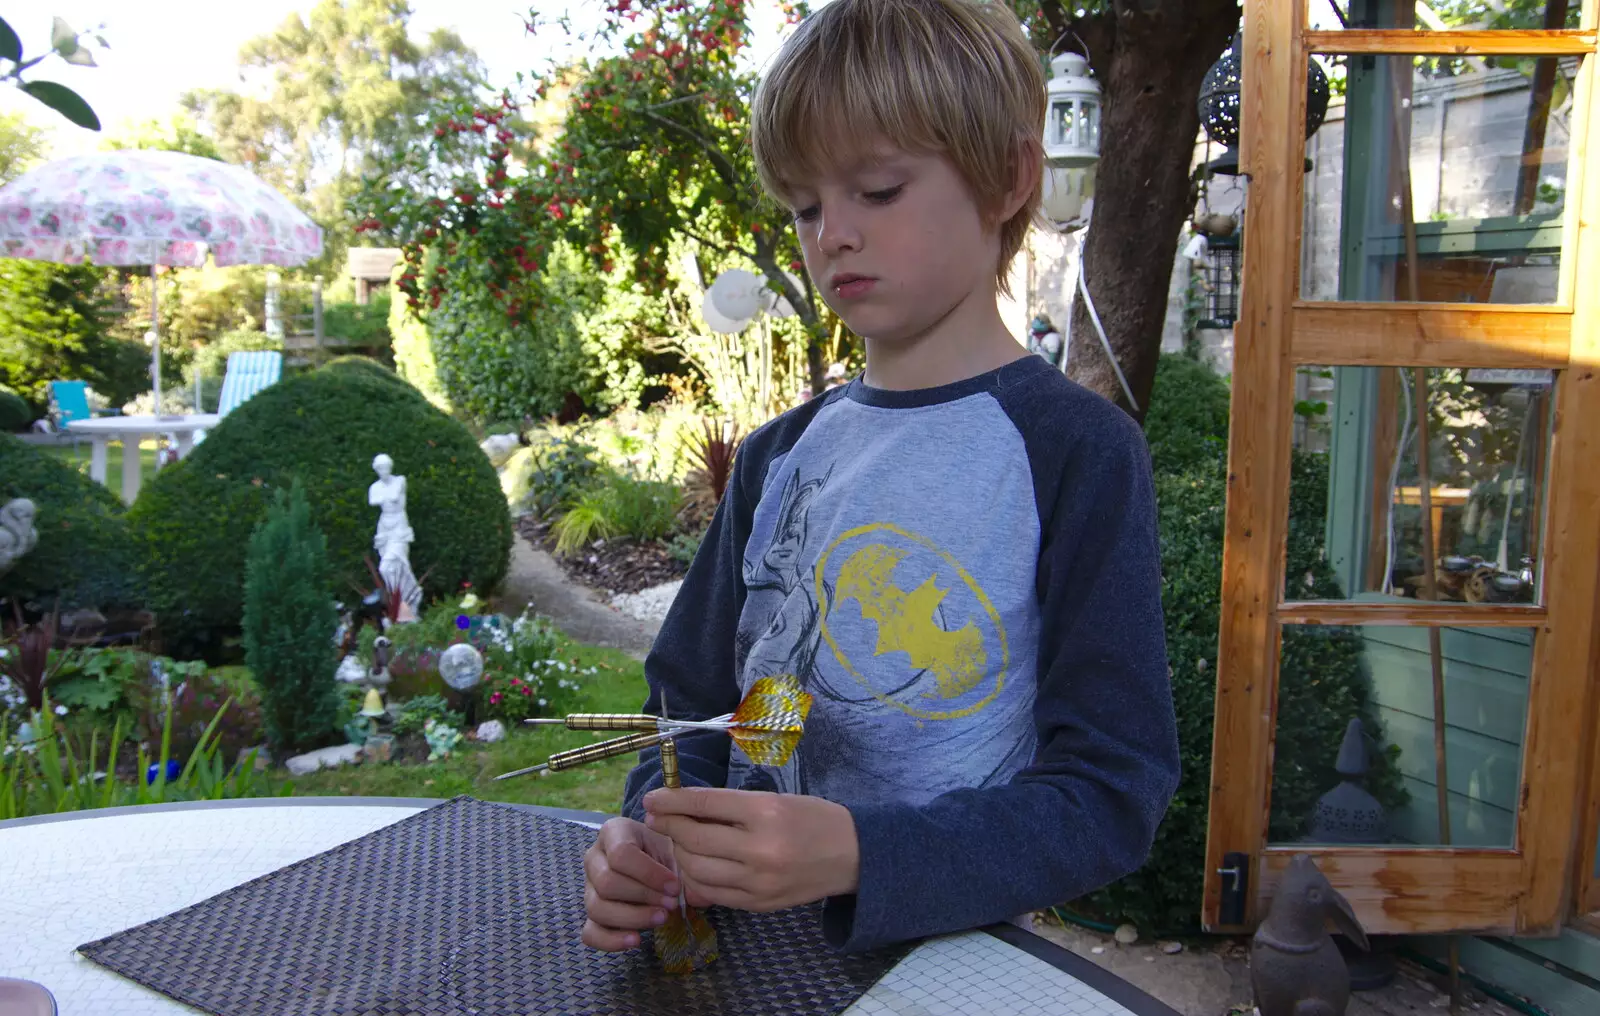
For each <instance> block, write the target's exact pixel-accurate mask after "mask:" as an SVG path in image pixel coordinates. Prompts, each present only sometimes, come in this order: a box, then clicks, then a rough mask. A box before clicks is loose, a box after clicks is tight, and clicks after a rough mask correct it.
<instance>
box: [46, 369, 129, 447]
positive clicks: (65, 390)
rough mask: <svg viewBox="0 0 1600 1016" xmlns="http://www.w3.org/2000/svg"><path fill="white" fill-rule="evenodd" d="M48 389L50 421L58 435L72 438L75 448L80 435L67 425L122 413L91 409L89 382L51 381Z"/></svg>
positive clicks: (112, 410) (118, 410) (111, 410)
mask: <svg viewBox="0 0 1600 1016" xmlns="http://www.w3.org/2000/svg"><path fill="white" fill-rule="evenodd" d="M48 388H49V391H50V421H51V423H52V424H53V425H54V426H55V429H56V431H57V432H58V433H64V434H68V435H69V436H71V438H72V447H73V448H77V447H78V435H77V434H76V433H74V432H73V431H70V430H68V429H67V424H69V423H72V422H73V421H75V420H92V419H94V418H95V417H96V416H119V415H121V413H122V410H120V409H90V408H89V384H88V382H87V381H51V382H50V383H49V385H48Z"/></svg>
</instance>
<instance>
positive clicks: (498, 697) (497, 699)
mask: <svg viewBox="0 0 1600 1016" xmlns="http://www.w3.org/2000/svg"><path fill="white" fill-rule="evenodd" d="M503 697H504V696H502V695H501V694H500V693H499V692H495V693H494V694H493V695H490V696H489V702H490V703H491V704H493V705H499V704H500V700H501V699H502V698H503Z"/></svg>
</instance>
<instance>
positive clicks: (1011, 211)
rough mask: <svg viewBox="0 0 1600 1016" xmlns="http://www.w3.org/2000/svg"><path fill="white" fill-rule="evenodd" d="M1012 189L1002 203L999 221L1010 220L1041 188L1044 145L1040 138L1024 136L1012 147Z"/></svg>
mask: <svg viewBox="0 0 1600 1016" xmlns="http://www.w3.org/2000/svg"><path fill="white" fill-rule="evenodd" d="M1010 161H1011V166H1010V171H1011V189H1010V190H1008V191H1007V192H1006V194H1005V196H1004V197H1003V198H1002V199H1001V203H1000V208H999V211H1000V216H999V221H1001V222H1010V221H1011V217H1012V216H1013V215H1016V214H1017V213H1018V212H1019V211H1021V210H1022V209H1023V208H1024V207H1026V206H1027V204H1028V201H1029V200H1030V199H1032V197H1033V195H1034V194H1036V193H1037V192H1038V190H1039V183H1040V178H1041V177H1042V176H1043V175H1044V146H1043V145H1042V144H1041V143H1040V142H1039V139H1038V138H1022V139H1020V140H1018V141H1017V143H1016V144H1015V145H1013V146H1012V148H1011V160H1010Z"/></svg>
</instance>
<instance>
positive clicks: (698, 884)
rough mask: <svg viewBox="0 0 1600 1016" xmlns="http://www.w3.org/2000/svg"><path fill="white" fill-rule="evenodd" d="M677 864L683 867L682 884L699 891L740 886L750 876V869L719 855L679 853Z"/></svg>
mask: <svg viewBox="0 0 1600 1016" xmlns="http://www.w3.org/2000/svg"><path fill="white" fill-rule="evenodd" d="M678 866H679V867H680V868H682V869H683V884H684V886H685V887H692V888H694V889H696V890H698V891H699V892H701V893H705V892H715V891H716V890H718V889H730V888H742V887H743V886H744V883H745V882H747V881H749V878H750V869H748V868H746V867H745V866H744V865H742V864H740V863H738V862H737V861H729V860H727V859H725V858H721V857H701V856H700V855H699V854H680V855H679V860H678Z"/></svg>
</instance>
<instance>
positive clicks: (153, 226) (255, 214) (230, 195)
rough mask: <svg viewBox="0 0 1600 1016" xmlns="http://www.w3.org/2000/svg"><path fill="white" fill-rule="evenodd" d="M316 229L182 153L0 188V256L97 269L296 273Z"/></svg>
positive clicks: (44, 174)
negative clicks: (234, 268) (256, 268)
mask: <svg viewBox="0 0 1600 1016" xmlns="http://www.w3.org/2000/svg"><path fill="white" fill-rule="evenodd" d="M321 252H322V229H321V228H320V227H319V226H317V224H316V223H314V222H312V221H311V219H310V218H309V217H307V215H306V214H305V213H304V212H302V211H300V209H298V208H296V207H295V206H294V205H293V204H292V203H291V202H290V201H289V199H288V198H286V197H284V196H283V195H282V194H280V193H279V192H278V191H276V190H274V189H273V188H272V187H269V186H268V185H267V184H266V183H264V182H262V181H261V180H260V179H259V178H257V177H256V176H255V175H254V174H252V173H251V172H250V171H249V170H247V169H244V168H242V167H240V166H234V165H230V164H228V163H225V162H218V161H216V160H215V159H203V158H200V157H198V156H194V155H185V154H183V153H181V152H163V151H116V152H95V153H92V154H88V155H77V156H71V157H68V158H63V159H55V160H52V161H50V162H47V163H45V164H44V165H42V166H39V167H37V168H35V169H33V170H31V171H29V172H27V173H24V174H23V175H22V176H20V177H18V178H17V179H15V180H13V181H11V182H10V183H9V184H7V185H6V186H4V187H0V256H5V257H14V258H28V259H31V260H35V261H55V262H59V263H63V264H81V263H82V262H83V261H84V260H85V259H87V260H88V261H90V262H91V263H93V264H99V265H171V266H183V267H199V266H201V265H204V264H205V262H206V255H207V254H208V253H209V254H210V255H211V257H212V258H213V259H214V261H215V262H216V264H217V265H219V266H226V265H247V264H269V265H286V266H289V265H301V264H304V263H305V262H306V261H308V260H310V259H311V258H313V257H316V256H317V255H318V254H320V253H321Z"/></svg>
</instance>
